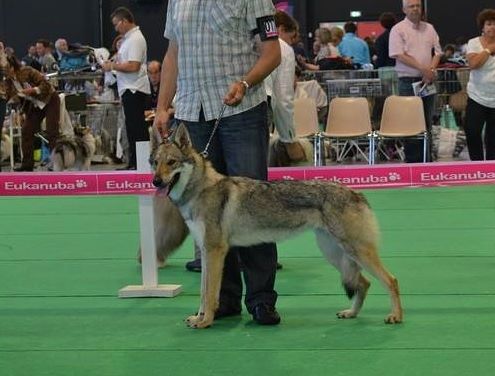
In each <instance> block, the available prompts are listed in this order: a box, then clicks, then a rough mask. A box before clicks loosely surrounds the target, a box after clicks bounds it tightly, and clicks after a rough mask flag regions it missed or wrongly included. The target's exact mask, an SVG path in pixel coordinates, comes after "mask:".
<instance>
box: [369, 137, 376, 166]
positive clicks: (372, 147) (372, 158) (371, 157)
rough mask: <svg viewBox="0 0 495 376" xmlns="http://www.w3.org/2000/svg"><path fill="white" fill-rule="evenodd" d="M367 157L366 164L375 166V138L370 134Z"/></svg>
mask: <svg viewBox="0 0 495 376" xmlns="http://www.w3.org/2000/svg"><path fill="white" fill-rule="evenodd" d="M368 148H369V149H368V151H369V156H368V164H370V165H372V164H375V136H374V135H373V134H371V135H370V136H369V146H368Z"/></svg>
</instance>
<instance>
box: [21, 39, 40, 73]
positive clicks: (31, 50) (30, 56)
mask: <svg viewBox="0 0 495 376" xmlns="http://www.w3.org/2000/svg"><path fill="white" fill-rule="evenodd" d="M22 64H23V65H27V66H28V67H32V68H34V69H36V70H39V71H41V64H40V63H39V62H38V55H36V46H35V45H34V44H32V45H30V46H29V47H28V52H27V55H26V56H24V57H23V58H22Z"/></svg>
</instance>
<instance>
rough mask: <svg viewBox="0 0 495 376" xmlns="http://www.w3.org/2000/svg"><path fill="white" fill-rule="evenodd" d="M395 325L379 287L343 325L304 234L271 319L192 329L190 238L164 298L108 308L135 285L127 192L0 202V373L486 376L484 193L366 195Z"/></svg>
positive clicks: (488, 206) (488, 249) (489, 221)
mask: <svg viewBox="0 0 495 376" xmlns="http://www.w3.org/2000/svg"><path fill="white" fill-rule="evenodd" d="M364 193H365V194H366V196H367V197H368V198H369V200H370V202H371V205H372V206H373V208H374V209H375V211H376V214H377V217H378V220H379V222H380V225H381V229H382V249H381V255H382V258H383V261H384V263H385V264H386V266H387V267H388V268H389V269H390V270H391V271H392V272H393V273H394V274H395V275H396V276H397V277H398V279H399V281H400V285H401V292H402V299H403V305H404V308H405V322H404V323H403V324H401V325H395V326H388V325H385V324H383V318H384V317H385V316H386V314H387V313H388V312H389V299H388V295H387V294H386V292H385V290H384V289H383V288H382V286H381V285H380V284H379V283H378V282H377V281H375V280H372V286H371V289H370V293H369V296H368V299H367V301H366V303H365V306H364V308H363V310H362V312H361V315H360V316H359V317H358V318H357V319H355V320H338V319H337V318H336V316H335V312H337V311H338V310H340V309H342V308H346V307H347V306H348V304H349V303H348V301H347V298H346V297H345V295H344V293H343V290H342V288H341V287H340V283H339V278H338V275H337V273H336V271H335V270H334V269H333V268H331V267H329V266H328V264H327V263H326V262H325V261H324V260H323V258H322V257H321V256H320V254H319V251H318V250H317V247H316V243H315V240H314V238H313V235H312V234H311V233H306V234H303V235H300V236H298V237H297V238H294V239H292V240H290V241H286V242H284V243H281V244H279V258H280V261H281V263H282V264H283V266H284V268H283V270H282V271H280V272H279V273H278V275H277V283H276V288H277V290H278V292H279V294H280V296H279V301H278V304H277V308H278V310H279V312H280V314H281V316H282V324H281V325H279V326H277V327H260V326H257V325H255V324H253V323H252V322H251V320H250V316H249V315H248V314H247V313H245V312H244V313H243V315H242V317H238V318H230V319H224V320H220V321H217V322H216V323H215V325H214V327H212V328H210V329H207V330H192V329H188V328H187V327H186V326H185V324H184V322H183V319H184V318H185V317H186V316H187V315H189V314H191V313H193V312H194V311H195V310H196V309H197V306H198V304H199V299H198V293H199V274H196V273H190V272H187V271H185V269H184V263H185V262H186V261H187V260H189V259H190V258H191V256H192V244H191V241H190V240H188V241H187V242H186V244H185V245H184V246H183V247H182V248H181V250H179V251H178V252H177V253H176V254H175V255H174V256H173V258H172V259H171V260H170V262H169V265H168V266H167V268H165V269H163V270H160V283H174V284H182V285H183V292H182V293H181V294H180V295H179V296H178V297H176V298H173V299H165V298H164V299H118V298H117V291H118V290H119V289H120V288H121V287H123V286H126V285H129V284H139V283H140V281H141V270H140V267H139V266H138V265H137V263H136V261H135V256H136V250H137V245H138V237H139V232H138V217H137V199H136V198H135V197H76V198H70V197H60V198H27V197H23V198H0V376H41V375H47V376H48V375H49V376H58V375H71V376H79V375H80V376H87V375H112V376H113V375H119V376H120V375H132V376H140V375H150V376H151V375H167V376H168V375H171V376H180V375H194V374H196V375H236V376H242V375H256V374H259V375H263V376H264V375H268V376H271V375H284V376H289V375H301V374H306V375H308V376H310V375H329V376H334V375H353V376H355V375H357V376H360V375H363V376H364V375H366V376H373V375H394V376H395V375H425V376H426V375H473V374H482V375H483V374H484V375H488V374H494V372H495V360H494V359H495V299H494V298H495V187H494V186H481V187H457V188H435V189H401V190H376V191H364Z"/></svg>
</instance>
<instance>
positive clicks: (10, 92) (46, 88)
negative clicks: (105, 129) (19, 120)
mask: <svg viewBox="0 0 495 376" xmlns="http://www.w3.org/2000/svg"><path fill="white" fill-rule="evenodd" d="M7 63H8V66H7V72H6V79H5V85H6V97H7V100H9V101H12V102H21V103H22V108H23V112H24V114H25V120H24V124H23V125H22V134H21V140H22V154H23V156H22V164H21V166H20V167H19V168H17V169H15V171H33V168H34V159H33V153H34V135H35V133H37V132H39V131H40V130H41V122H42V121H43V119H45V118H46V132H47V139H48V142H49V147H50V148H52V147H53V146H54V143H55V141H56V138H57V136H58V133H59V123H60V99H59V96H58V94H57V92H56V91H55V88H54V87H53V86H52V85H51V84H50V83H49V82H48V80H46V79H45V77H44V76H43V75H42V74H41V73H40V72H38V71H37V70H36V69H34V68H31V67H28V66H22V65H21V63H20V62H19V61H18V60H17V59H16V58H15V57H14V56H9V57H7Z"/></svg>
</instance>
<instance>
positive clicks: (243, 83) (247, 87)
mask: <svg viewBox="0 0 495 376" xmlns="http://www.w3.org/2000/svg"><path fill="white" fill-rule="evenodd" d="M239 82H240V83H241V84H242V86H244V88H245V89H246V91H247V90H248V89H249V88H250V86H249V84H248V82H247V81H246V80H241V81H239Z"/></svg>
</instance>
